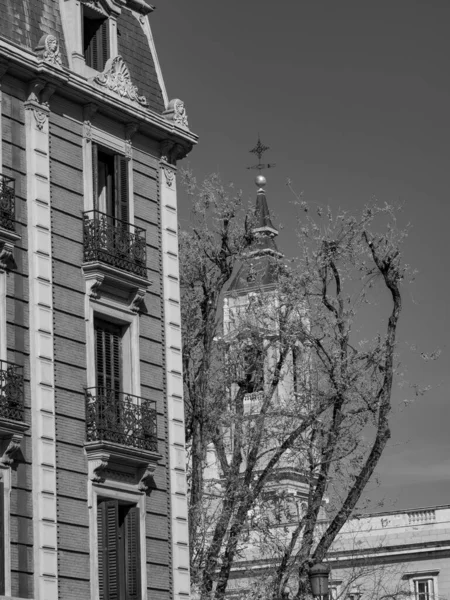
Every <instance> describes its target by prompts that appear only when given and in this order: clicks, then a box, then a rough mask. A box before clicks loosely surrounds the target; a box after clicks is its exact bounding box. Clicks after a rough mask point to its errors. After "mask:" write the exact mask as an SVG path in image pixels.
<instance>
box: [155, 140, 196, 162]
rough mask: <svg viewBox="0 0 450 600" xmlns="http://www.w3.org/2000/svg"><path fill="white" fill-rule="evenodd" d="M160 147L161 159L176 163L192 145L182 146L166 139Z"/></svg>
mask: <svg viewBox="0 0 450 600" xmlns="http://www.w3.org/2000/svg"><path fill="white" fill-rule="evenodd" d="M160 148H161V160H162V161H163V162H166V163H168V164H170V165H176V164H177V160H180V159H181V158H184V157H185V156H186V154H188V152H190V151H191V149H192V145H190V146H184V145H183V144H179V143H177V142H174V141H173V140H170V139H166V140H163V141H162V142H161V144H160Z"/></svg>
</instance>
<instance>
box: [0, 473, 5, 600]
mask: <svg viewBox="0 0 450 600" xmlns="http://www.w3.org/2000/svg"><path fill="white" fill-rule="evenodd" d="M4 502H5V485H4V483H3V481H0V594H1V595H3V594H4V593H5V504H4Z"/></svg>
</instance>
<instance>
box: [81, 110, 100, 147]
mask: <svg viewBox="0 0 450 600" xmlns="http://www.w3.org/2000/svg"><path fill="white" fill-rule="evenodd" d="M97 109H98V106H97V105H96V104H94V103H93V102H89V104H85V105H84V106H83V121H84V123H83V135H84V138H85V139H86V140H87V141H88V142H90V141H92V119H93V118H94V115H95V113H96V112H97Z"/></svg>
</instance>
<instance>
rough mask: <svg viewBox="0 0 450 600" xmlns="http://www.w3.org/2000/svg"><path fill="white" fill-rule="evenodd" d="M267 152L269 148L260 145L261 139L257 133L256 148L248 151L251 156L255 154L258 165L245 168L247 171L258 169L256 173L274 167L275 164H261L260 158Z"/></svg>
mask: <svg viewBox="0 0 450 600" xmlns="http://www.w3.org/2000/svg"><path fill="white" fill-rule="evenodd" d="M267 150H270V148H269V146H264V144H262V143H261V138H260V137H259V133H258V142H257V144H256V146H255V147H254V148H252V149H251V150H249V152H251V153H252V154H256V156H257V157H258V164H257V165H252V166H251V167H247V169H258V171H262V169H270V168H271V167H274V166H275V163H267V164H265V165H263V164H262V163H261V157H262V155H263V154H264V153H265V152H267ZM256 185H258V184H256ZM264 185H265V181H264Z"/></svg>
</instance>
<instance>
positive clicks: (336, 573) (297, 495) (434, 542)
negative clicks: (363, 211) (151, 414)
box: [205, 176, 450, 600]
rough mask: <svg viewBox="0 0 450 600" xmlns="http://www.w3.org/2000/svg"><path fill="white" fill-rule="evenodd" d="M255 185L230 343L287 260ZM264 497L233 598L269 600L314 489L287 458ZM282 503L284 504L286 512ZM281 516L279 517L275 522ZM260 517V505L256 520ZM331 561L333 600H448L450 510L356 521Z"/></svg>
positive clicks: (291, 385)
mask: <svg viewBox="0 0 450 600" xmlns="http://www.w3.org/2000/svg"><path fill="white" fill-rule="evenodd" d="M256 183H257V186H258V191H257V197H256V205H255V214H256V222H255V227H254V233H255V234H256V236H255V240H254V243H253V245H252V246H251V247H250V250H249V251H248V252H247V254H246V256H245V257H244V260H243V262H242V265H241V267H240V269H238V270H237V272H236V273H235V274H234V276H233V278H232V280H231V281H230V285H229V288H228V290H227V293H226V294H225V298H224V308H223V324H224V337H225V338H226V337H227V336H228V337H229V338H230V340H234V339H235V338H233V335H236V332H237V331H238V330H239V327H240V316H241V314H243V315H244V319H245V317H246V316H247V318H248V307H249V306H250V305H251V302H252V301H253V298H256V297H258V296H264V297H265V303H264V306H265V310H266V311H269V312H270V302H271V300H270V298H271V295H273V294H275V292H276V289H277V279H276V274H275V271H274V258H275V257H280V256H281V254H280V252H279V250H278V247H277V243H276V237H277V235H278V230H277V228H276V227H275V226H274V225H273V222H272V219H271V215H270V210H269V203H268V201H267V197H266V192H265V183H266V182H265V178H264V177H262V176H259V177H257V179H256ZM268 307H269V308H268ZM250 314H251V311H250ZM244 322H245V320H244ZM230 343H231V342H230ZM268 348H270V346H268ZM304 357H305V355H304V354H303V356H300V360H301V361H303V360H304ZM271 360H272V359H271V355H270V350H268V351H267V353H266V355H265V356H264V358H263V359H262V360H260V361H259V362H258V361H255V362H254V363H252V364H253V365H257V368H255V366H253V367H252V370H251V372H249V373H248V377H249V378H250V382H251V385H250V387H249V390H250V393H248V394H246V396H245V397H244V411H245V412H246V413H250V412H251V411H252V407H255V405H256V407H257V409H258V410H259V405H258V403H259V402H260V401H261V399H262V398H264V381H265V373H264V364H267V363H268V362H270V361H271ZM296 360H297V359H296V356H294V355H292V356H290V357H289V360H288V361H287V366H288V368H286V369H285V371H284V374H283V377H282V379H281V381H280V383H279V386H278V389H277V396H276V399H275V400H274V402H277V403H278V405H282V402H283V398H285V399H287V401H288V402H289V399H290V398H292V396H293V392H295V376H296V368H295V363H296ZM289 365H290V368H289ZM258 369H259V370H258ZM243 464H245V459H243ZM205 477H206V478H207V479H211V480H212V481H214V482H216V484H217V485H218V484H220V480H221V476H220V467H219V461H217V460H216V457H215V455H214V450H213V449H211V447H210V451H209V454H208V467H207V469H206V471H205ZM280 492H281V494H280ZM265 493H266V495H267V496H268V497H269V498H272V502H271V503H268V502H266V503H265V504H264V510H265V511H266V512H267V511H268V510H269V511H270V510H271V509H270V508H268V506H269V507H272V510H273V515H272V516H273V518H272V520H271V526H270V527H271V531H270V534H271V535H270V536H269V535H267V530H263V533H262V535H261V534H260V533H259V532H258V528H257V527H255V528H254V529H253V530H252V528H251V525H250V526H249V530H248V533H247V536H246V539H245V540H244V541H243V542H242V548H241V551H240V555H239V559H238V560H236V562H235V563H234V564H233V567H232V570H231V574H230V579H229V583H228V588H227V594H228V595H229V596H230V597H231V598H236V599H237V598H239V599H242V598H247V600H248V599H249V598H252V599H254V598H263V597H265V596H264V592H265V590H266V585H267V581H268V580H270V575H271V574H273V571H274V569H275V568H276V566H277V564H278V562H279V560H280V558H281V551H280V548H284V547H287V546H288V545H289V541H290V538H291V534H292V532H293V531H294V529H295V528H296V526H297V525H298V522H299V520H300V518H301V514H302V503H303V502H304V501H305V500H306V499H307V496H308V486H307V484H306V480H305V478H304V477H303V476H302V470H301V469H299V468H298V467H297V468H295V467H294V465H293V464H292V462H290V460H289V458H285V459H283V460H282V461H280V463H279V466H278V467H277V469H276V471H275V473H274V475H273V477H272V479H271V480H269V482H268V484H266V490H265ZM277 495H278V498H279V499H280V500H277ZM277 501H278V502H281V503H282V504H283V506H282V507H281V508H282V510H280V511H278V508H279V507H278V506H277ZM277 512H279V513H280V515H281V517H279V518H277ZM287 515H288V516H287ZM262 516H264V515H262V513H261V509H259V510H258V507H256V509H255V510H253V511H252V515H251V519H250V522H251V520H252V519H253V518H254V517H256V520H257V519H258V518H260V517H262ZM327 526H328V521H327V515H326V511H325V510H324V507H322V508H321V512H320V513H319V519H318V523H317V526H316V530H315V537H316V538H317V541H318V540H319V539H320V537H321V535H322V534H323V533H324V531H325V529H326V528H327ZM327 562H328V563H329V564H330V566H331V574H330V595H329V600H407V599H414V600H450V571H449V567H450V507H449V506H439V507H431V508H412V509H408V510H398V511H391V512H386V513H378V514H368V515H363V516H360V517H359V518H353V519H350V520H349V521H348V522H347V523H346V525H345V526H344V527H343V529H342V530H341V532H340V533H339V535H338V537H337V538H336V540H335V542H334V544H333V546H332V548H331V551H330V552H329V554H328V556H327ZM296 584H297V582H296V581H295V577H293V580H292V589H291V588H290V586H288V588H287V589H286V597H285V599H284V600H287V599H288V598H291V599H292V598H294V597H295V591H296V589H297V588H296Z"/></svg>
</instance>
